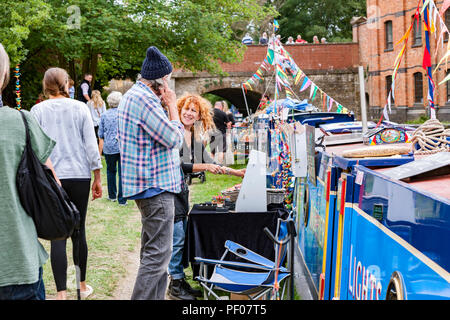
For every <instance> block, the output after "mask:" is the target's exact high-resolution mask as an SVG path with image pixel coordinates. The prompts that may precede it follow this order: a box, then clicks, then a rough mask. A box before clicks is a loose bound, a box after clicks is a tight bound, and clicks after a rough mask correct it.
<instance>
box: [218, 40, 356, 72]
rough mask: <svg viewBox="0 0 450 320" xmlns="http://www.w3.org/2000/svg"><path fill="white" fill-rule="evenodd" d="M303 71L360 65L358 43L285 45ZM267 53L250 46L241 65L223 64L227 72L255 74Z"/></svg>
mask: <svg viewBox="0 0 450 320" xmlns="http://www.w3.org/2000/svg"><path fill="white" fill-rule="evenodd" d="M284 48H285V49H286V50H287V51H288V52H289V53H290V55H291V56H292V58H293V59H294V61H295V62H296V63H297V64H298V66H299V67H300V68H301V69H302V70H303V71H305V72H306V71H307V70H342V69H348V68H354V67H356V66H357V65H358V63H359V56H358V54H359V52H358V44H357V43H330V44H303V45H284ZM266 53H267V46H262V45H250V46H248V48H247V51H246V52H245V55H244V59H243V60H242V62H241V63H234V64H226V63H224V64H222V67H223V69H224V70H225V71H226V72H238V71H239V72H245V71H247V72H255V71H256V70H257V68H258V67H259V66H260V65H261V63H262V61H263V60H264V58H265V56H266Z"/></svg>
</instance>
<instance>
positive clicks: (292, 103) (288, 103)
mask: <svg viewBox="0 0 450 320" xmlns="http://www.w3.org/2000/svg"><path fill="white" fill-rule="evenodd" d="M277 105H278V107H283V108H289V109H293V110H297V111H305V110H306V108H307V107H310V108H312V107H313V106H312V105H311V104H309V103H308V100H307V99H305V100H303V101H301V102H300V101H298V100H293V99H291V98H286V99H281V100H277ZM274 108H275V102H272V103H271V104H270V105H269V106H268V107H267V109H266V113H267V114H269V113H271V112H274Z"/></svg>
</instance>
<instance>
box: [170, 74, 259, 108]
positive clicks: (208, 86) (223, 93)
mask: <svg viewBox="0 0 450 320" xmlns="http://www.w3.org/2000/svg"><path fill="white" fill-rule="evenodd" d="M252 75H253V73H248V72H245V73H229V74H228V75H227V76H224V77H219V76H214V75H210V74H206V73H200V74H193V73H186V72H174V74H173V75H172V79H174V81H175V84H174V86H175V92H176V94H177V96H181V95H182V94H183V93H185V92H191V93H197V94H200V95H202V94H205V93H210V94H214V95H216V96H219V97H221V98H223V99H224V100H228V101H230V102H231V103H232V104H233V105H234V106H235V107H236V108H237V109H238V110H239V112H241V113H242V114H243V115H244V116H247V115H248V114H247V108H246V105H245V99H244V93H243V91H242V87H241V84H242V83H243V82H245V81H246V80H248V79H249V78H250V77H251V76H252ZM265 90H266V83H265V82H263V83H261V84H259V85H258V86H256V87H254V88H253V90H248V91H247V92H246V93H245V98H246V100H247V104H248V107H249V109H250V110H251V112H252V113H254V112H255V111H256V109H257V107H258V105H259V102H260V100H261V97H262V95H263V93H264V92H265Z"/></svg>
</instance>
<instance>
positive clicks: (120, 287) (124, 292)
mask: <svg viewBox="0 0 450 320" xmlns="http://www.w3.org/2000/svg"><path fill="white" fill-rule="evenodd" d="M140 245H141V244H140V242H139V243H138V244H137V246H136V249H135V250H134V251H133V252H132V253H130V254H128V255H127V257H126V261H125V265H126V266H127V272H126V274H124V276H123V278H122V279H120V280H119V283H118V284H117V288H116V290H115V292H114V296H113V298H112V299H113V300H130V298H131V294H132V293H133V288H134V282H135V281H136V276H137V272H138V269H139V256H140V254H139V253H140Z"/></svg>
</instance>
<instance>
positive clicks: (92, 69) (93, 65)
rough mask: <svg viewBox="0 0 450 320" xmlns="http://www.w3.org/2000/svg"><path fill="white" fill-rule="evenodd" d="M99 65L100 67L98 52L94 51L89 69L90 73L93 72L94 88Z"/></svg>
mask: <svg viewBox="0 0 450 320" xmlns="http://www.w3.org/2000/svg"><path fill="white" fill-rule="evenodd" d="M97 67H98V53H93V54H92V55H91V62H90V69H89V71H90V73H91V74H92V88H94V85H95V79H96V74H97Z"/></svg>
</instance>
